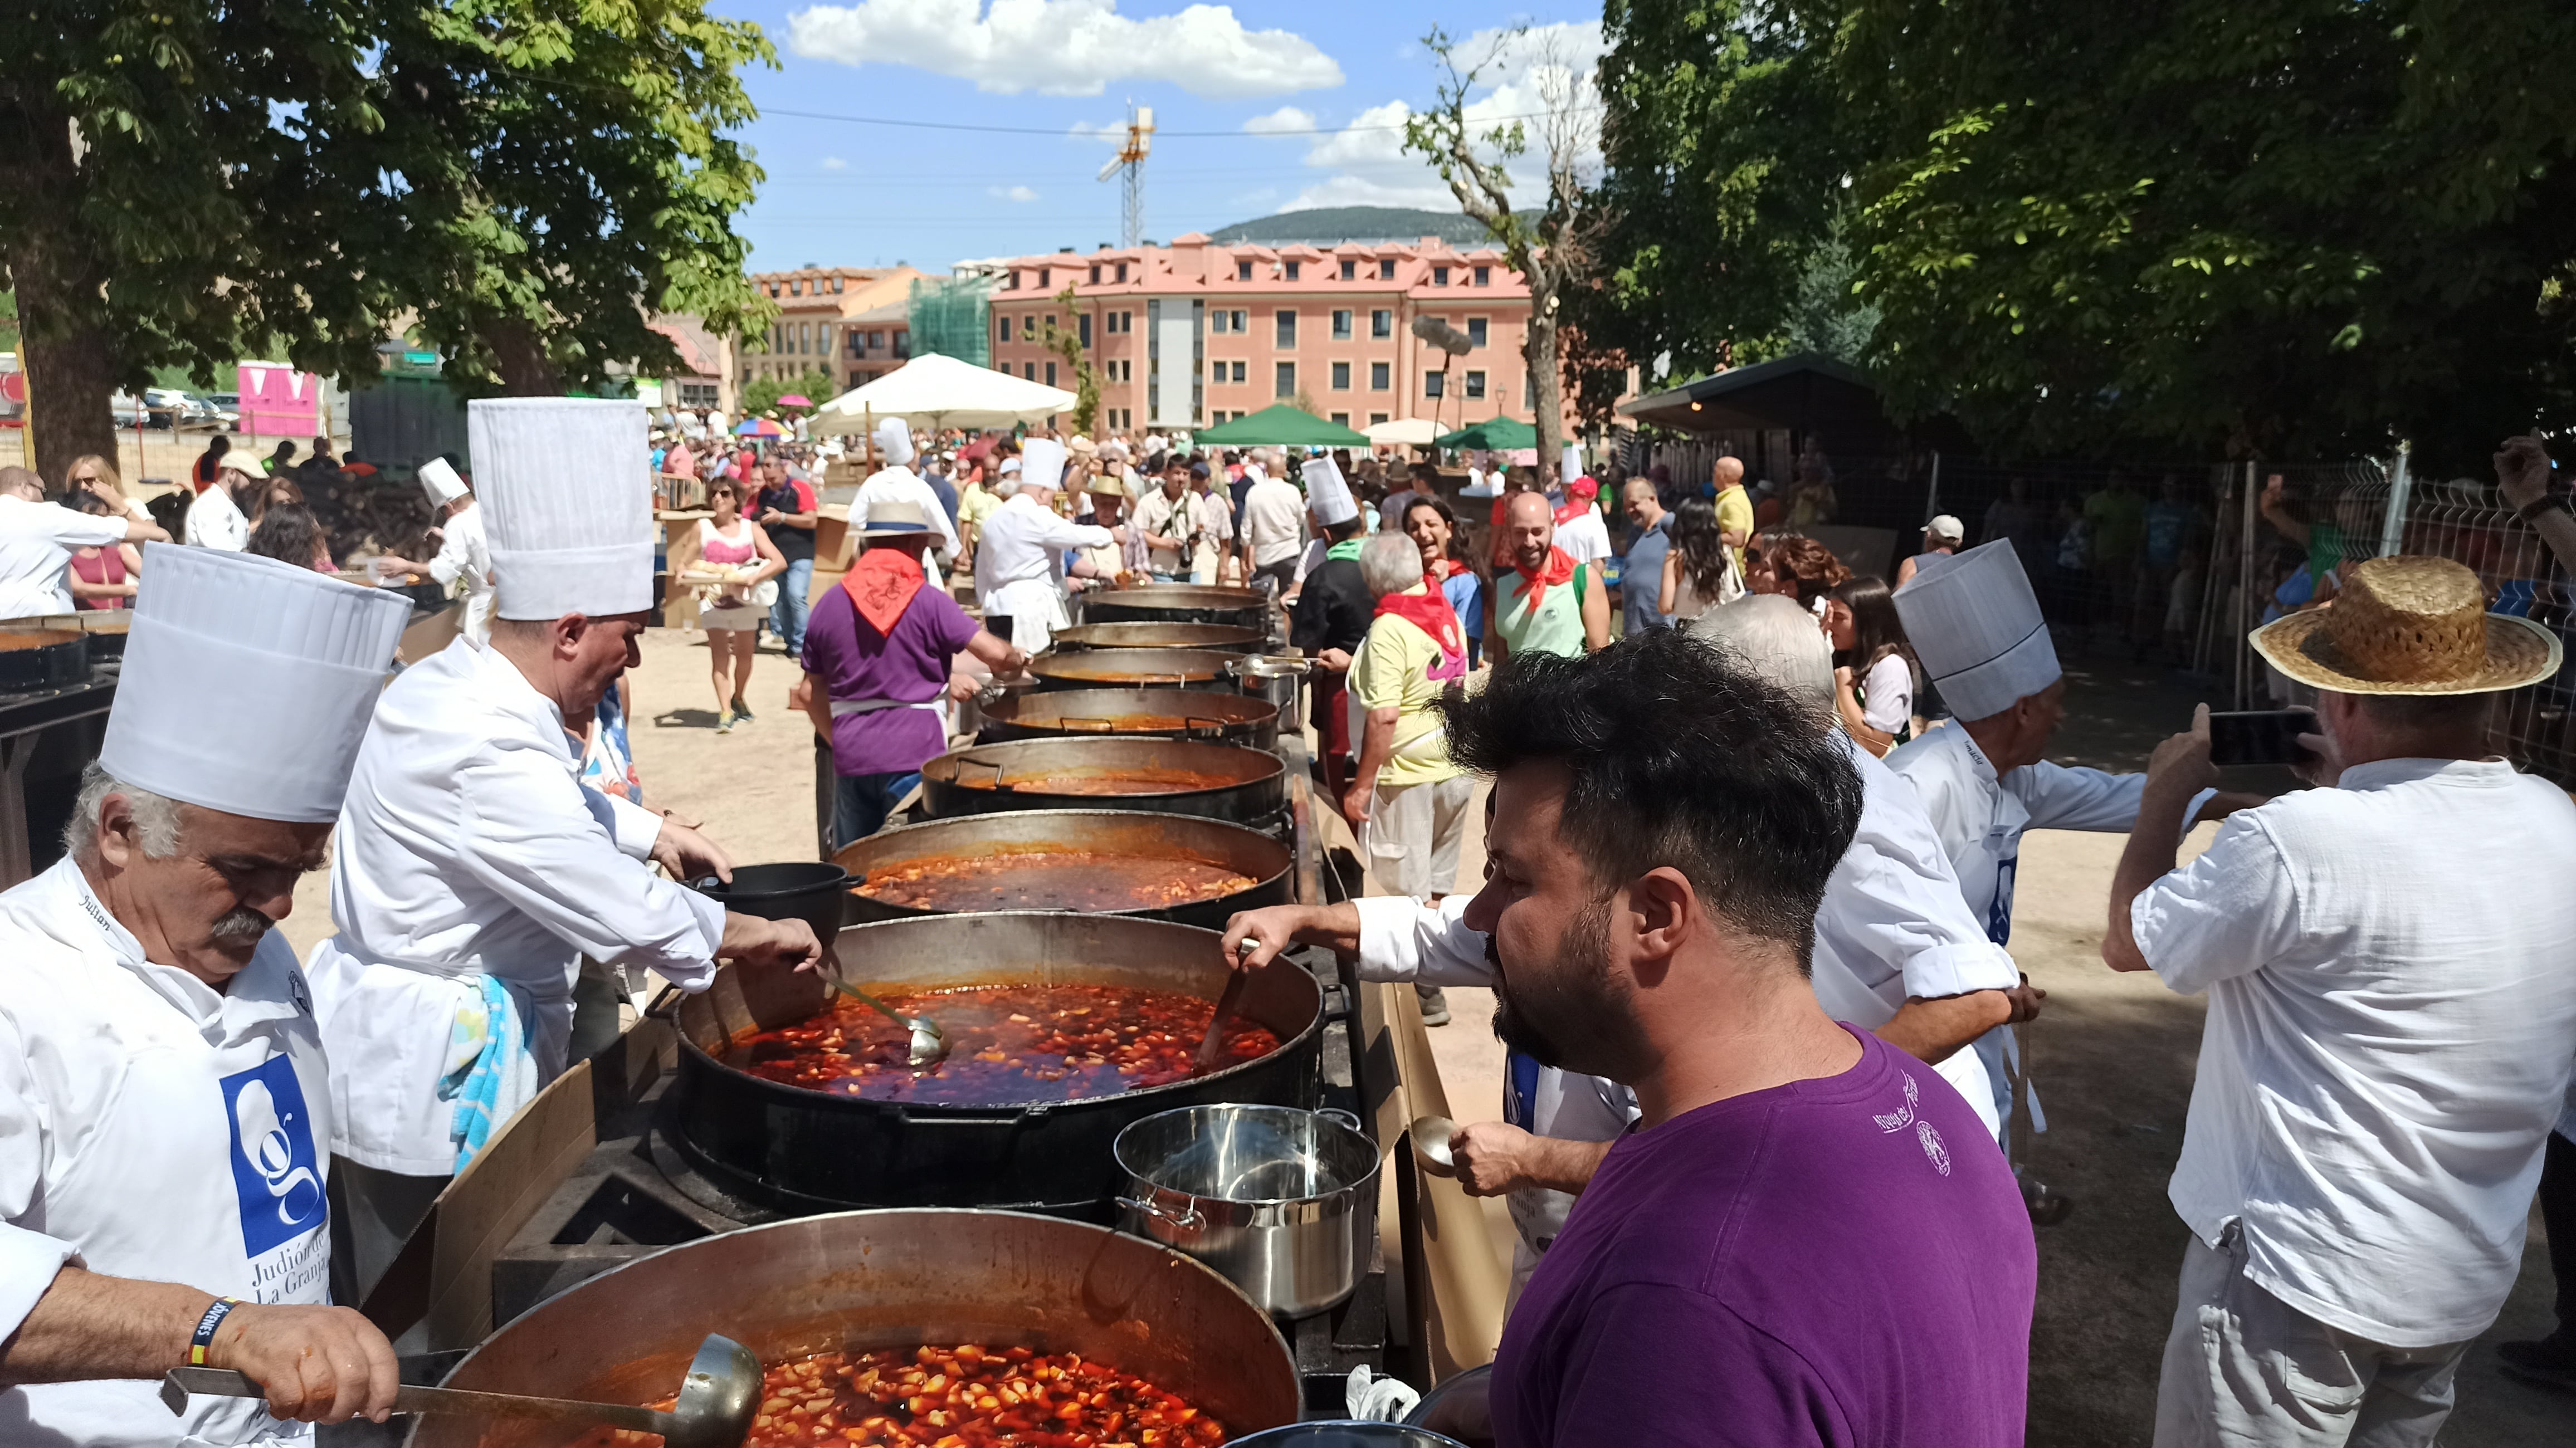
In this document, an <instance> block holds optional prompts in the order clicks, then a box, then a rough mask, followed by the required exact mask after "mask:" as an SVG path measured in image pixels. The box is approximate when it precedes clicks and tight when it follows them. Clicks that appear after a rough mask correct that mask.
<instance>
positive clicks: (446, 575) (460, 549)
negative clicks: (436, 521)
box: [376, 458, 496, 644]
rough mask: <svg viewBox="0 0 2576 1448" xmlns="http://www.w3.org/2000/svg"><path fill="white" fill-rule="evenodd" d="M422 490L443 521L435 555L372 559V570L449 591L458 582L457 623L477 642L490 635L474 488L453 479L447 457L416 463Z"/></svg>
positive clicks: (489, 594) (488, 582) (488, 578)
mask: <svg viewBox="0 0 2576 1448" xmlns="http://www.w3.org/2000/svg"><path fill="white" fill-rule="evenodd" d="M420 486H421V490H422V491H423V492H426V493H428V494H429V505H430V507H432V508H433V509H436V510H437V511H438V513H439V514H440V515H441V516H442V517H443V518H444V520H445V521H444V522H442V523H441V524H440V525H439V542H438V553H437V555H436V556H435V557H433V558H431V559H430V560H429V561H428V562H427V563H413V562H411V561H410V560H408V559H403V558H397V557H394V556H393V555H391V554H387V555H385V556H383V557H381V558H378V559H377V560H376V566H377V567H378V568H379V569H381V570H383V571H385V572H387V573H395V574H400V575H402V576H403V577H405V578H408V579H410V580H411V581H412V582H414V583H418V582H420V581H421V580H423V579H427V580H429V581H430V582H432V583H435V584H438V585H439V586H440V587H442V588H445V587H452V586H454V585H455V584H456V583H457V582H459V581H460V580H461V581H462V582H463V583H464V585H465V612H464V616H463V617H462V618H461V619H460V620H459V622H460V623H461V624H462V625H463V627H464V630H465V633H466V635H467V636H468V637H470V638H472V639H473V640H474V641H475V642H476V643H478V644H479V643H484V642H488V641H489V640H490V639H491V637H492V601H493V599H494V598H495V597H496V595H495V594H494V592H493V588H492V541H491V538H490V536H489V535H488V534H486V533H485V532H484V531H483V514H482V513H481V512H480V511H478V510H477V509H476V507H475V505H474V493H473V490H472V489H470V488H468V487H467V486H466V484H465V480H464V479H463V478H461V477H458V476H457V475H456V469H454V468H452V467H450V466H448V462H447V459H445V458H431V459H430V460H429V461H428V462H425V463H422V464H421V465H420Z"/></svg>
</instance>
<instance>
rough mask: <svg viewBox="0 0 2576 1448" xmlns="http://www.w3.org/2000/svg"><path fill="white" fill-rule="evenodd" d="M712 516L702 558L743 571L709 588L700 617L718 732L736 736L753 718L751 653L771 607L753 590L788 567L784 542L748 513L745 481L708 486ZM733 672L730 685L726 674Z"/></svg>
mask: <svg viewBox="0 0 2576 1448" xmlns="http://www.w3.org/2000/svg"><path fill="white" fill-rule="evenodd" d="M707 506H708V507H709V508H710V509H712V510H714V512H715V516H714V517H712V518H700V519H699V520H698V557H699V559H700V560H701V562H702V563H703V564H704V565H705V566H706V567H708V568H710V569H717V568H732V569H736V570H741V571H740V572H739V573H738V576H736V577H734V578H732V579H729V580H727V581H726V582H724V583H722V584H720V585H713V586H711V587H709V588H708V589H707V590H706V597H705V599H704V601H703V602H702V603H701V604H700V605H699V608H698V621H699V622H700V623H702V624H704V625H706V630H707V653H708V656H709V658H710V661H711V663H712V665H713V667H714V670H715V685H716V732H717V733H718V734H730V733H732V732H733V721H735V720H736V719H748V718H750V717H751V709H750V707H749V706H747V705H745V704H744V703H743V701H742V696H743V692H744V691H745V690H747V689H749V688H750V687H751V656H752V654H753V652H754V651H755V650H756V649H757V648H758V647H759V644H760V620H761V619H762V618H763V617H764V616H765V615H766V614H767V613H768V612H769V606H768V605H767V604H764V603H755V602H754V601H753V600H752V591H753V590H754V589H756V588H758V587H759V586H760V585H761V584H763V583H765V582H767V581H768V580H770V579H772V578H775V577H777V576H778V575H779V574H781V573H784V572H786V571H787V560H786V559H785V558H784V557H781V556H780V555H779V552H778V545H776V544H774V543H772V542H770V541H769V535H768V534H767V533H764V532H762V531H761V527H760V525H759V524H758V523H755V522H753V521H751V520H750V519H749V518H746V517H744V516H742V485H741V484H739V483H736V482H734V481H733V480H732V479H731V478H718V479H716V480H715V481H714V482H712V483H710V484H708V485H707ZM728 672H730V673H731V674H732V676H733V677H732V680H731V682H730V684H728V682H727V680H726V677H725V676H726V674H727V673H728Z"/></svg>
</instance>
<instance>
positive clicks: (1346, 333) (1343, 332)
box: [1333, 312, 1351, 342]
mask: <svg viewBox="0 0 2576 1448" xmlns="http://www.w3.org/2000/svg"><path fill="white" fill-rule="evenodd" d="M1350 339H1351V314H1350V313H1348V312H1335V313H1333V340H1334V341H1336V342H1347V341H1349V340H1350Z"/></svg>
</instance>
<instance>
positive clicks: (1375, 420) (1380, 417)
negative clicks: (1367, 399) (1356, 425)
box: [1369, 412, 1387, 427]
mask: <svg viewBox="0 0 2576 1448" xmlns="http://www.w3.org/2000/svg"><path fill="white" fill-rule="evenodd" d="M1386 420H1387V416H1386V414H1385V413H1383V412H1372V413H1370V414H1369V426H1371V427H1375V426H1377V425H1378V424H1379V423H1381V422H1384V421H1386Z"/></svg>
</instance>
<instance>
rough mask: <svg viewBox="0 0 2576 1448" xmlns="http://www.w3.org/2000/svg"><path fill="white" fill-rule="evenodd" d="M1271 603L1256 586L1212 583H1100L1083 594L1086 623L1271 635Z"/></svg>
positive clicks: (1083, 611) (1267, 595)
mask: <svg viewBox="0 0 2576 1448" xmlns="http://www.w3.org/2000/svg"><path fill="white" fill-rule="evenodd" d="M1274 608H1275V605H1273V604H1272V603H1271V601H1270V595H1269V594H1267V593H1264V592H1262V591H1261V590H1259V589H1256V588H1211V587H1208V586H1206V585H1205V584H1196V583H1151V584H1146V585H1145V586H1143V587H1140V588H1104V589H1100V590H1099V591H1097V592H1093V593H1086V594H1084V595H1083V596H1082V621H1083V622H1084V623H1157V622H1159V623H1222V624H1231V625H1233V626H1234V627H1236V628H1253V629H1259V630H1261V634H1262V637H1264V638H1267V637H1269V635H1270V620H1271V615H1272V612H1273V610H1274Z"/></svg>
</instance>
